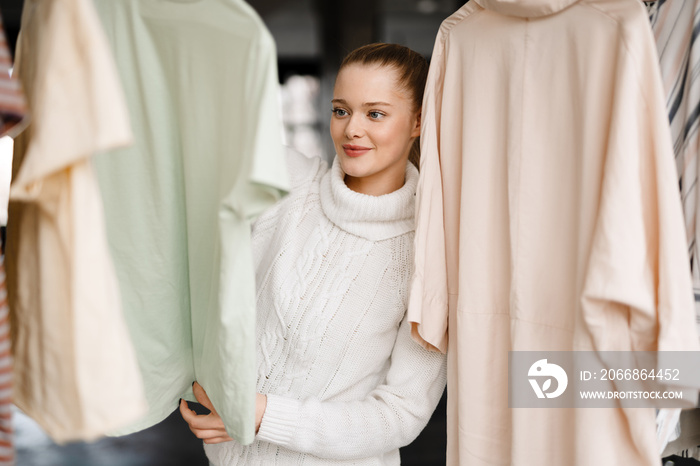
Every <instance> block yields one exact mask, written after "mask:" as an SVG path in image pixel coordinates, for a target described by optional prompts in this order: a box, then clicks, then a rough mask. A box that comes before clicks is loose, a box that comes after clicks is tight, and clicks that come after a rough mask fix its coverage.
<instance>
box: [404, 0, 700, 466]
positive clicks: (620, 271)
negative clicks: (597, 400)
mask: <svg viewBox="0 0 700 466" xmlns="http://www.w3.org/2000/svg"><path fill="white" fill-rule="evenodd" d="M653 40H654V39H653V37H652V34H651V31H650V28H649V23H648V19H647V16H646V12H645V9H644V7H643V5H642V3H641V2H639V1H637V0H611V1H602V0H580V1H576V0H561V1H552V0H531V1H527V2H512V1H504V0H475V1H472V2H469V3H467V4H466V5H464V6H463V7H462V8H461V9H460V10H458V11H457V12H456V13H454V14H453V15H452V16H450V17H449V18H448V19H446V20H445V21H444V22H443V24H442V26H441V28H440V32H439V34H438V38H437V41H436V44H435V49H434V53H433V59H432V63H431V68H430V73H429V77H428V84H427V89H426V94H425V100H424V104H423V121H424V125H423V131H422V135H421V143H422V154H423V155H422V162H421V181H420V183H419V187H418V200H417V202H418V206H417V228H416V258H415V261H416V263H415V275H414V279H413V283H412V290H411V301H410V304H409V311H408V312H409V319H410V320H412V322H413V334H414V337H415V338H416V339H417V340H419V341H420V342H422V343H423V344H424V345H426V346H430V347H433V348H437V349H439V350H440V351H443V352H444V351H448V410H447V412H448V452H447V453H448V464H450V465H456V464H459V465H461V466H467V465H468V466H472V465H510V464H513V465H542V464H552V465H581V466H583V465H590V466H598V465H623V464H630V465H631V464H634V465H648V466H652V465H657V464H658V461H659V460H658V451H657V450H658V447H657V443H656V437H655V426H654V412H653V410H652V409H522V408H521V409H510V408H509V407H508V352H509V351H512V350H533V351H535V350H543V351H544V350H696V349H697V348H698V341H697V336H696V332H695V326H694V313H693V298H692V292H691V284H690V276H689V273H688V264H687V262H688V259H687V253H686V250H685V233H684V227H683V219H682V214H681V207H680V202H679V196H678V189H677V180H676V175H675V168H674V162H673V151H672V147H671V141H670V137H669V128H668V119H667V116H666V111H665V105H664V100H663V92H662V89H661V82H660V78H659V70H658V58H657V55H656V50H655V47H654V42H653Z"/></svg>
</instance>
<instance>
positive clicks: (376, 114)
mask: <svg viewBox="0 0 700 466" xmlns="http://www.w3.org/2000/svg"><path fill="white" fill-rule="evenodd" d="M383 116H384V114H383V113H382V112H369V117H370V118H372V119H373V120H377V119H379V118H381V117H383Z"/></svg>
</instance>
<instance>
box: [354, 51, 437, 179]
mask: <svg viewBox="0 0 700 466" xmlns="http://www.w3.org/2000/svg"><path fill="white" fill-rule="evenodd" d="M352 64H360V65H379V66H389V67H391V68H394V69H395V70H396V71H397V72H398V75H399V80H398V84H399V86H401V87H402V88H403V89H404V90H405V91H407V92H408V93H409V95H410V98H411V100H412V101H413V111H420V109H421V106H422V104H423V91H424V90H425V81H426V79H427V78H428V62H427V61H426V59H425V58H423V55H421V54H419V53H418V52H414V51H413V50H411V49H409V48H408V47H404V46H403V45H398V44H382V43H377V44H369V45H363V46H362V47H360V48H357V49H355V50H353V51H352V52H350V53H349V54H348V55H347V56H346V57H345V59H343V62H342V63H341V64H340V70H342V69H343V68H344V67H346V66H348V65H352ZM408 160H410V161H411V162H412V163H413V165H415V166H416V168H418V167H419V166H420V137H418V138H416V140H415V141H414V142H413V147H412V148H411V153H410V155H409V156H408Z"/></svg>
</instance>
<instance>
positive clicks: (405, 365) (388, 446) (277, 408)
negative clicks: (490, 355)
mask: <svg viewBox="0 0 700 466" xmlns="http://www.w3.org/2000/svg"><path fill="white" fill-rule="evenodd" d="M445 380H446V357H445V355H443V354H440V353H436V352H432V351H428V350H426V349H424V348H422V347H421V346H420V345H418V344H417V343H415V342H414V341H412V339H411V336H410V327H409V323H408V320H407V319H404V321H403V322H402V323H401V327H400V328H399V333H398V336H397V338H396V343H395V345H394V349H393V351H392V353H391V366H390V368H389V372H388V373H387V377H386V381H385V383H384V384H382V385H380V386H379V387H377V388H376V389H374V390H373V391H372V392H370V393H369V394H368V395H367V397H365V398H364V399H363V400H357V401H321V400H318V399H316V398H307V399H305V400H295V399H293V398H287V397H283V396H279V395H267V397H265V396H263V395H258V400H257V406H256V424H258V423H259V424H258V425H256V430H258V428H259V430H258V434H257V437H256V439H257V440H262V441H266V442H270V443H274V444H277V445H280V446H283V447H285V448H289V449H291V450H294V451H298V452H301V453H309V454H312V455H314V456H318V457H321V458H333V459H359V458H366V457H369V456H376V455H380V454H382V453H386V452H388V451H391V450H393V449H395V448H399V447H402V446H404V445H408V444H409V443H411V442H412V441H413V440H414V439H415V438H416V437H417V436H418V434H419V433H420V432H421V431H422V430H423V428H424V427H425V425H426V424H427V423H428V420H429V419H430V416H431V415H432V413H433V411H434V410H435V407H436V406H437V404H438V402H439V401H440V397H441V396H442V392H443V390H444V388H445ZM194 393H195V396H196V398H197V400H198V401H199V402H200V403H201V404H202V405H204V406H205V407H207V408H209V409H210V410H211V411H212V412H211V413H210V414H208V415H197V414H196V413H195V412H194V411H192V410H190V409H188V408H187V404H186V403H184V402H181V403H180V413H181V414H182V417H183V418H184V419H185V421H187V423H188V424H189V426H190V429H191V430H192V432H193V433H194V434H195V435H196V436H197V437H198V438H200V439H203V440H204V443H208V444H212V443H221V442H226V441H230V440H231V438H230V437H229V436H228V435H227V434H226V430H225V428H224V424H223V422H222V421H221V418H219V417H218V415H217V414H216V411H215V410H214V409H213V407H212V406H211V403H210V402H209V399H208V398H207V397H206V393H205V392H204V390H203V389H202V388H201V387H200V386H199V385H197V384H195V387H194ZM263 413H264V415H263ZM261 418H262V423H260V420H261Z"/></svg>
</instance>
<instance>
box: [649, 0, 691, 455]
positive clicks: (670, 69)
mask: <svg viewBox="0 0 700 466" xmlns="http://www.w3.org/2000/svg"><path fill="white" fill-rule="evenodd" d="M647 6H648V7H649V19H650V21H651V26H652V29H653V31H654V36H655V38H656V47H657V49H658V52H659V64H660V69H661V78H662V80H663V84H664V90H665V91H666V108H667V109H668V118H669V121H670V124H671V136H672V140H673V150H674V153H675V157H676V169H677V171H678V180H679V181H678V183H679V187H680V191H681V200H682V202H683V215H684V217H685V229H686V240H687V245H688V256H689V260H690V267H691V269H692V273H693V288H694V292H695V319H696V323H697V325H698V332H700V254H699V251H700V247H699V246H700V243H699V242H698V233H700V228H698V221H699V220H700V219H699V218H698V207H700V202H699V200H698V196H699V195H700V190H699V189H698V169H699V168H700V166H699V165H698V153H699V152H700V137H699V135H698V126H699V124H700V43H698V41H697V38H698V34H700V0H657V1H656V2H653V3H647ZM697 412H698V411H697V410H695V411H693V412H692V413H697ZM681 415H682V416H689V415H695V414H690V412H685V413H683V414H681V413H680V412H679V410H674V409H662V410H660V411H659V412H658V414H657V418H656V421H657V435H658V438H659V440H660V445H661V447H662V450H663V449H664V447H665V446H666V444H667V443H668V442H669V441H671V440H674V439H677V438H678V437H679V436H680V435H681V434H682V432H681V431H680V423H679V422H678V420H679V416H681ZM674 447H675V448H676V449H683V448H687V446H686V445H684V441H682V440H678V441H677V442H674V443H673V444H672V445H669V448H667V450H668V449H670V450H674ZM672 452H674V453H675V450H674V451H672ZM664 453H666V454H668V453H671V452H669V451H666V452H664Z"/></svg>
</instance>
